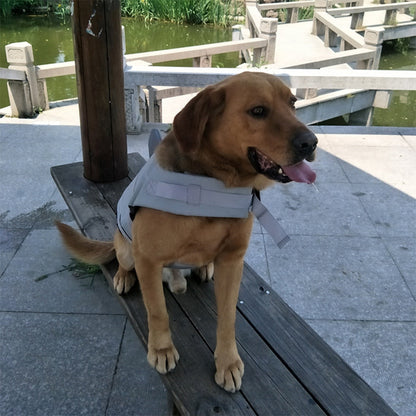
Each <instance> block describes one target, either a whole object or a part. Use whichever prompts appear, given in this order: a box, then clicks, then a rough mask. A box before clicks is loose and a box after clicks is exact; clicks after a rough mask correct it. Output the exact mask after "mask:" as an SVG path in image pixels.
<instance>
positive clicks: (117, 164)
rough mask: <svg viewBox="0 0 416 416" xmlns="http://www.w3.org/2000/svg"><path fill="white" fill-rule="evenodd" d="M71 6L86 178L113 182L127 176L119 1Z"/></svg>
mask: <svg viewBox="0 0 416 416" xmlns="http://www.w3.org/2000/svg"><path fill="white" fill-rule="evenodd" d="M73 5H74V9H73V16H72V28H73V38H74V54H75V63H76V73H77V88H78V102H79V112H80V121H81V137H82V152H83V158H84V176H85V177H86V178H87V179H90V180H92V181H95V182H109V181H114V180H117V179H121V178H123V177H125V176H127V172H128V167H127V138H126V123H125V115H124V76H123V57H122V34H121V18H120V1H119V0H74V2H73Z"/></svg>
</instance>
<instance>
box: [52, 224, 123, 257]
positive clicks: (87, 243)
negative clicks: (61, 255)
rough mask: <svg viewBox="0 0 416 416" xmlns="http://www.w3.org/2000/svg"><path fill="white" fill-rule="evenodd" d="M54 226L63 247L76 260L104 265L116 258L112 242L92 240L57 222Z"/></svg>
mask: <svg viewBox="0 0 416 416" xmlns="http://www.w3.org/2000/svg"><path fill="white" fill-rule="evenodd" d="M55 225H56V227H57V228H58V230H59V233H60V234H61V237H62V240H63V242H64V245H65V247H66V248H67V250H68V251H69V252H70V253H71V254H72V255H73V256H74V257H75V258H76V259H78V260H81V261H83V262H84V263H88V264H105V263H108V262H109V261H111V260H113V259H114V258H115V257H116V251H115V249H114V244H113V242H112V241H98V240H92V239H90V238H87V237H85V236H83V235H82V234H81V233H80V232H78V231H76V230H74V229H73V228H72V227H70V226H69V225H66V224H63V223H62V222H59V221H55Z"/></svg>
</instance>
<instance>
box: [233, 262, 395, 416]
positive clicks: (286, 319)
mask: <svg viewBox="0 0 416 416" xmlns="http://www.w3.org/2000/svg"><path fill="white" fill-rule="evenodd" d="M256 292H257V294H258V296H253V293H254V294H255V293H256ZM240 299H241V300H242V301H243V303H240V304H239V305H238V309H239V310H240V312H241V313H242V314H243V315H244V316H245V317H246V318H247V319H248V320H249V321H250V322H251V323H252V324H253V326H254V327H255V328H256V330H257V331H258V333H259V334H260V335H261V336H262V337H263V338H264V339H265V340H266V341H267V342H268V344H269V345H270V346H271V348H273V349H274V351H275V352H276V354H277V355H279V356H280V357H281V359H282V360H283V361H284V362H285V363H286V365H287V366H288V367H289V368H290V369H291V371H292V372H293V374H294V375H295V376H296V377H297V379H298V380H300V381H301V382H302V384H303V385H304V386H305V387H306V388H307V390H308V391H310V392H311V394H312V395H313V396H314V398H315V399H316V400H317V401H318V403H319V404H320V405H321V406H322V408H323V409H325V411H326V412H328V414H330V415H344V416H345V415H351V416H357V415H377V416H381V415H396V413H395V412H394V411H393V410H392V409H391V408H390V407H389V406H388V405H387V404H386V403H385V401H384V400H383V399H382V398H381V397H380V396H379V395H378V394H377V393H376V392H375V391H374V390H373V389H372V388H371V387H370V386H368V384H367V383H365V381H364V380H362V379H361V378H360V377H359V376H358V374H356V373H355V372H354V371H353V370H352V369H351V368H350V367H349V366H348V365H347V364H346V363H345V362H344V361H343V360H342V359H341V357H340V356H339V355H338V354H337V353H336V352H335V351H334V350H333V349H332V348H331V347H329V345H328V344H326V343H325V341H323V340H322V338H320V337H319V336H318V335H317V334H316V333H315V332H314V331H313V330H312V329H311V328H310V327H309V326H308V325H307V324H306V323H305V322H304V321H303V320H302V319H301V318H300V317H299V316H298V315H297V314H296V313H295V312H294V311H292V310H291V309H290V308H289V307H288V306H287V305H286V304H285V303H284V302H283V300H282V299H281V298H280V297H279V296H278V295H277V294H276V293H275V292H274V291H273V289H271V288H270V287H269V286H268V285H266V284H265V282H264V281H263V280H262V279H261V278H260V277H259V276H258V275H257V274H256V273H255V272H254V270H253V269H251V268H250V267H249V266H247V265H246V267H245V271H244V278H243V281H242V284H241V289H240Z"/></svg>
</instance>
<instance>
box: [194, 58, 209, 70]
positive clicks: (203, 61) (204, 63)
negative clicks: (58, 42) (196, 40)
mask: <svg viewBox="0 0 416 416" xmlns="http://www.w3.org/2000/svg"><path fill="white" fill-rule="evenodd" d="M192 66H193V67H194V68H211V66H212V56H210V55H205V56H198V57H196V58H192Z"/></svg>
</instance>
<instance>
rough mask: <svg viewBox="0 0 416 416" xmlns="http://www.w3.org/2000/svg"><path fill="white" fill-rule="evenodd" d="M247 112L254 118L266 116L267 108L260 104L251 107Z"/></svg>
mask: <svg viewBox="0 0 416 416" xmlns="http://www.w3.org/2000/svg"><path fill="white" fill-rule="evenodd" d="M249 113H250V115H252V116H253V117H255V118H265V117H266V116H267V108H266V107H263V106H262V105H258V106H256V107H253V108H252V109H251V110H250V111H249Z"/></svg>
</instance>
